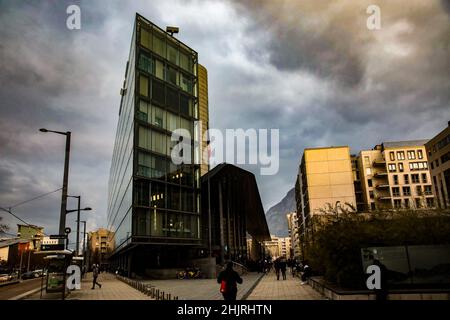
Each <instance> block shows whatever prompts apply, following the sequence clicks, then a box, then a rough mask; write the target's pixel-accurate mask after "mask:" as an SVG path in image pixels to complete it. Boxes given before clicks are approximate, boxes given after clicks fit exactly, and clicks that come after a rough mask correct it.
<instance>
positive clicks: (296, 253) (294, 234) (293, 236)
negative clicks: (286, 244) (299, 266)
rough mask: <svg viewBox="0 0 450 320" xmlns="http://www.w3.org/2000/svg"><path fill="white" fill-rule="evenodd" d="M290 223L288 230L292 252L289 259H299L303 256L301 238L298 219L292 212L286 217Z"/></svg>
mask: <svg viewBox="0 0 450 320" xmlns="http://www.w3.org/2000/svg"><path fill="white" fill-rule="evenodd" d="M286 219H287V222H288V230H289V237H290V252H289V254H288V255H287V257H292V258H299V257H300V256H301V247H300V236H299V229H298V218H297V213H296V212H291V213H288V214H287V215H286Z"/></svg>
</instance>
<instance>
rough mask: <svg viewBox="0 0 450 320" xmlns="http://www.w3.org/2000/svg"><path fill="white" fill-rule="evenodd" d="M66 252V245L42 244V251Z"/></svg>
mask: <svg viewBox="0 0 450 320" xmlns="http://www.w3.org/2000/svg"><path fill="white" fill-rule="evenodd" d="M54 250H64V243H61V244H60V243H57V244H41V251H54Z"/></svg>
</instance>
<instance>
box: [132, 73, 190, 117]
mask: <svg viewBox="0 0 450 320" xmlns="http://www.w3.org/2000/svg"><path fill="white" fill-rule="evenodd" d="M139 94H140V95H141V96H142V97H145V98H147V99H151V101H152V102H153V103H154V104H157V105H159V106H163V107H167V108H169V109H171V110H173V111H175V112H177V113H178V112H179V113H181V114H183V115H186V116H190V117H197V112H196V110H194V107H195V106H194V101H193V99H192V98H190V97H189V96H187V95H184V94H180V93H179V92H178V91H177V90H176V89H173V88H171V87H169V86H166V85H164V83H163V82H160V81H157V80H150V79H149V78H148V77H146V76H144V75H140V76H139Z"/></svg>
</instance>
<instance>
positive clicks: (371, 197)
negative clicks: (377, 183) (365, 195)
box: [369, 190, 374, 199]
mask: <svg viewBox="0 0 450 320" xmlns="http://www.w3.org/2000/svg"><path fill="white" fill-rule="evenodd" d="M369 197H370V199H373V198H374V194H373V191H372V190H371V191H369Z"/></svg>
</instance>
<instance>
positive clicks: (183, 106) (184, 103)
mask: <svg viewBox="0 0 450 320" xmlns="http://www.w3.org/2000/svg"><path fill="white" fill-rule="evenodd" d="M180 112H181V114H184V115H186V116H190V117H192V116H193V114H192V99H190V98H189V97H188V96H186V95H184V94H181V95H180Z"/></svg>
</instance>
